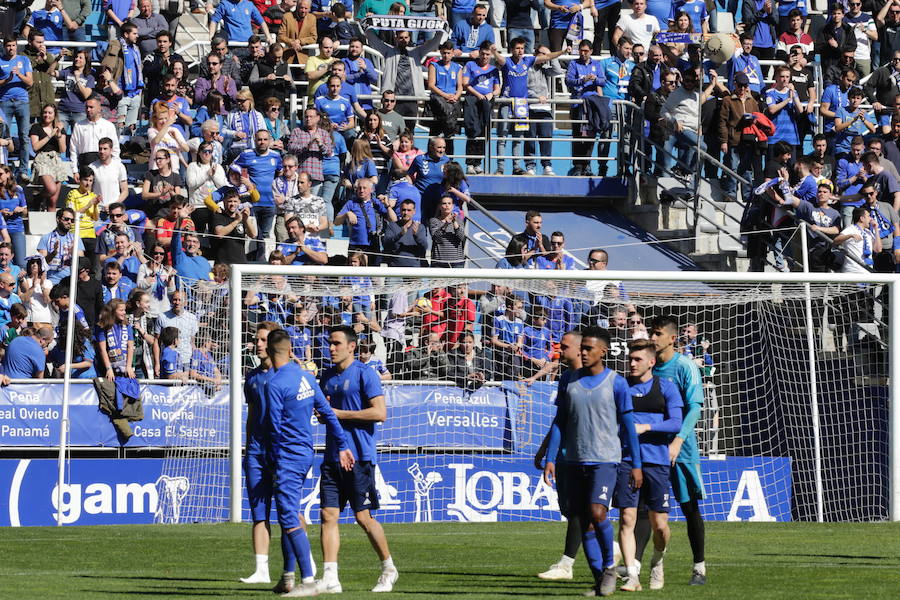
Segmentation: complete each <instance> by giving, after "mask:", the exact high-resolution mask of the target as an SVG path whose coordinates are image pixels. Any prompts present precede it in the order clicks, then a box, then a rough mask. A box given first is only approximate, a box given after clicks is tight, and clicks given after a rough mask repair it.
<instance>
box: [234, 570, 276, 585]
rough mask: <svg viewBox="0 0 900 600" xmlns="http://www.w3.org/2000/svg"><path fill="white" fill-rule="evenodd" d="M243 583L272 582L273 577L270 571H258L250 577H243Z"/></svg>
mask: <svg viewBox="0 0 900 600" xmlns="http://www.w3.org/2000/svg"><path fill="white" fill-rule="evenodd" d="M241 583H272V578H271V577H269V574H268V573H260V572H259V571H257V572H256V573H254V574H253V575H251V576H250V577H241Z"/></svg>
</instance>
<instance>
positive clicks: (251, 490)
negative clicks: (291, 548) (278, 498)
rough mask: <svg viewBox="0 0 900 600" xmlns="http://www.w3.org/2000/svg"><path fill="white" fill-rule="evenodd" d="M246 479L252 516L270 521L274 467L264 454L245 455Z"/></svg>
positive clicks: (255, 519) (259, 519)
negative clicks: (272, 467)
mask: <svg viewBox="0 0 900 600" xmlns="http://www.w3.org/2000/svg"><path fill="white" fill-rule="evenodd" d="M244 479H245V480H246V482H247V502H248V503H249V504H250V518H251V519H253V521H254V522H256V521H268V520H269V514H270V513H271V512H272V487H273V484H274V481H273V479H274V477H273V473H272V469H271V467H270V466H269V464H268V462H267V461H266V457H265V455H263V454H248V455H247V456H245V457H244Z"/></svg>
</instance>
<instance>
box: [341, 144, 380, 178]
mask: <svg viewBox="0 0 900 600" xmlns="http://www.w3.org/2000/svg"><path fill="white" fill-rule="evenodd" d="M363 177H367V178H369V179H371V180H372V185H373V186H376V185H378V169H377V168H376V167H375V157H373V156H372V150H371V149H370V146H369V142H368V141H366V140H364V139H358V140H356V141H355V142H353V146H351V147H350V162H349V163H347V167H346V168H345V169H344V187H346V188H353V186H354V185H356V180H357V179H362V178H363Z"/></svg>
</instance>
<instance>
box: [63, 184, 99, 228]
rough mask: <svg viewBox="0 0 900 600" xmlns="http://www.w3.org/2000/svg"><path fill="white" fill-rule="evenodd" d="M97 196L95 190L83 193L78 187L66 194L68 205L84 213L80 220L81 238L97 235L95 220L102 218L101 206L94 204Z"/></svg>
mask: <svg viewBox="0 0 900 600" xmlns="http://www.w3.org/2000/svg"><path fill="white" fill-rule="evenodd" d="M96 197H97V194H95V193H94V192H87V193H86V194H82V193H81V192H80V191H78V188H75V189H74V190H72V191H70V192H69V195H68V196H66V206H68V207H69V208H71V209H72V210H74V211H76V212H81V213H82V215H81V219H80V220H79V222H78V236H79V237H81V238H96V237H97V232H95V231H94V221H96V220H97V219H99V218H100V207H99V206H98V205H96V204H94V198H96Z"/></svg>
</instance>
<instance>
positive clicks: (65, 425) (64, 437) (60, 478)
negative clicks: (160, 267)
mask: <svg viewBox="0 0 900 600" xmlns="http://www.w3.org/2000/svg"><path fill="white" fill-rule="evenodd" d="M80 215H81V213H79V212H78V211H75V220H74V221H73V222H72V254H71V259H70V260H71V265H70V266H69V320H68V322H67V323H66V361H65V363H64V367H65V372H64V373H63V399H62V415H61V417H60V420H59V458H58V459H57V476H56V526H57V527H62V524H63V522H62V519H63V516H62V513H63V511H62V505H63V486H64V485H65V484H66V449H67V448H68V441H69V398H70V395H71V389H72V385H71V384H72V353H73V352H74V349H73V348H74V343H75V306H77V304H76V297H75V296H76V294H77V292H78V242H79V240H80V239H81V232H80V231H79V229H80V224H79V222H78V217H79V216H80ZM60 251H62V244H60Z"/></svg>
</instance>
